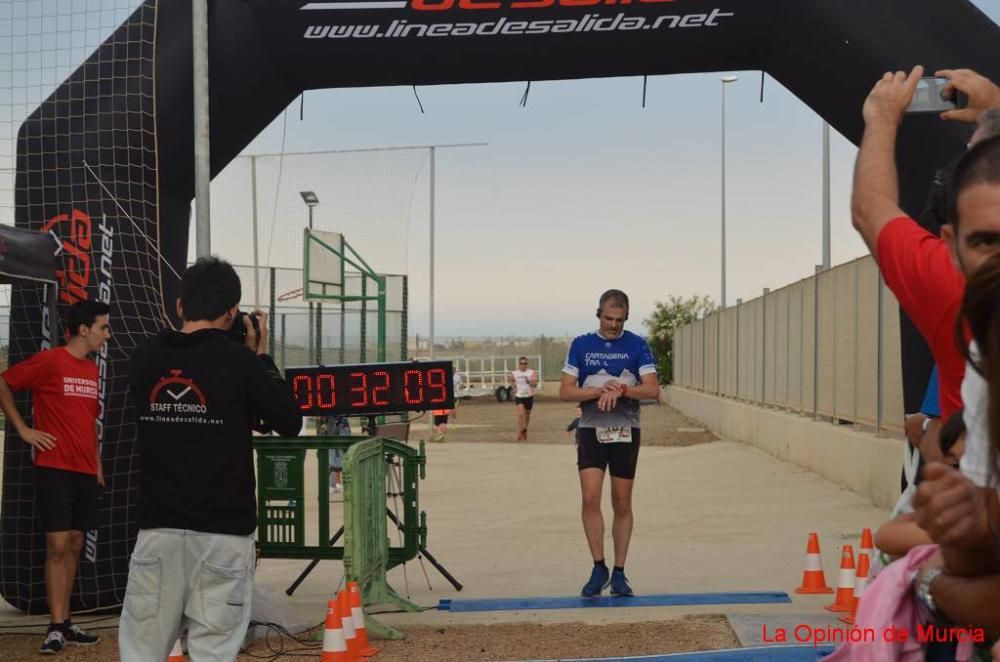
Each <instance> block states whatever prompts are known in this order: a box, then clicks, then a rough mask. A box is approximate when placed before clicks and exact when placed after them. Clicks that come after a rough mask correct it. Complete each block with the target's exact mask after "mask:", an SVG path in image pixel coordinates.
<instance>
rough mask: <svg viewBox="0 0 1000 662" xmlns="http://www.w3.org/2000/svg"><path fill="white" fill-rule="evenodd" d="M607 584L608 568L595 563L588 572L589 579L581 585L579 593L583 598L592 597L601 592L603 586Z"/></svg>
mask: <svg viewBox="0 0 1000 662" xmlns="http://www.w3.org/2000/svg"><path fill="white" fill-rule="evenodd" d="M607 585H608V569H607V568H606V567H603V568H602V567H601V566H599V565H595V566H594V569H593V570H592V571H591V572H590V581H588V582H587V583H586V584H584V585H583V590H582V591H580V595H582V596H583V597H585V598H593V597H595V596H598V595H600V594H601V591H603V590H604V587H606V586H607Z"/></svg>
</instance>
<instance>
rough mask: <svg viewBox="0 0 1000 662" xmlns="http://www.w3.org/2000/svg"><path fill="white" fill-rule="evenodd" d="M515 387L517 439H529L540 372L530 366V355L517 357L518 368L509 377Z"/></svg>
mask: <svg viewBox="0 0 1000 662" xmlns="http://www.w3.org/2000/svg"><path fill="white" fill-rule="evenodd" d="M509 381H510V383H511V386H513V387H514V404H515V405H517V441H527V440H528V423H529V422H530V421H531V408H532V407H534V406H535V387H536V386H538V373H537V372H535V371H534V370H532V369H531V368H529V367H528V357H527V356H522V357H519V358H518V359H517V370H512V371H511V373H510V379H509Z"/></svg>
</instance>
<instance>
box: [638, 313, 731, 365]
mask: <svg viewBox="0 0 1000 662" xmlns="http://www.w3.org/2000/svg"><path fill="white" fill-rule="evenodd" d="M715 310H716V306H715V302H714V301H712V300H711V299H709V298H708V297H707V296H694V297H691V298H688V299H684V298H682V297H678V296H672V295H671V296H670V298H669V299H667V300H666V301H665V302H661V301H657V302H656V307H655V308H654V309H653V313H652V314H651V315H650V316H649V317H648V318H646V320H645V321H643V324H645V325H646V328H647V329H649V338H648V340H649V347H650V349H652V350H653V354H655V355H656V358H657V363H658V365H657V367H656V369H657V373H658V374H659V376H660V383H662V384H670V383H671V382H673V381H674V330H676V329H677V328H679V327H682V326H684V325H685V324H689V323H691V322H694V321H695V320H698V319H701V318H702V317H705V316H706V315H708V314H709V313H712V312H715Z"/></svg>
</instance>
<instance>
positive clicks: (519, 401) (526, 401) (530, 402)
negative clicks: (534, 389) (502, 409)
mask: <svg viewBox="0 0 1000 662" xmlns="http://www.w3.org/2000/svg"><path fill="white" fill-rule="evenodd" d="M514 404H515V405H524V408H525V409H527V410H528V411H531V408H532V407H534V406H535V398H534V397H531V398H514Z"/></svg>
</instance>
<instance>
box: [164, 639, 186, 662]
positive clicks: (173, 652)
mask: <svg viewBox="0 0 1000 662" xmlns="http://www.w3.org/2000/svg"><path fill="white" fill-rule="evenodd" d="M167 662H184V649H183V648H181V640H180V639H178V640H177V641H176V642H174V647H173V648H171V649H170V655H168V656H167Z"/></svg>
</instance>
